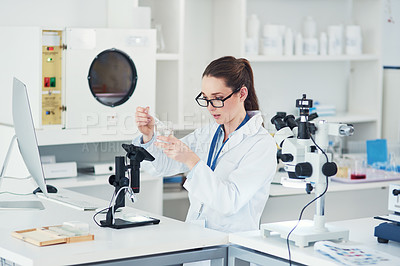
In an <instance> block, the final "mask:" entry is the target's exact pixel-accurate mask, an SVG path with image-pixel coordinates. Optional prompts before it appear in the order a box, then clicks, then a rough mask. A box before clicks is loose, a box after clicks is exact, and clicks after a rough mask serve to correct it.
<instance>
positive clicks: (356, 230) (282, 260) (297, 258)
mask: <svg viewBox="0 0 400 266" xmlns="http://www.w3.org/2000/svg"><path fill="white" fill-rule="evenodd" d="M381 222H383V221H379V220H375V219H373V218H362V219H354V220H346V221H340V222H332V223H331V224H333V225H336V226H340V227H344V228H348V229H349V230H350V237H349V240H350V241H348V242H347V244H349V245H362V246H367V247H369V248H372V249H375V250H379V251H382V252H385V253H389V254H391V255H393V256H396V257H399V254H400V243H397V242H393V241H389V243H388V244H380V243H378V242H377V240H376V237H374V227H375V226H377V225H378V224H380V223H381ZM229 242H230V244H231V245H237V246H230V247H229V264H230V265H234V263H233V261H234V259H235V258H240V259H242V260H247V261H250V262H254V263H257V264H261V265H287V264H288V262H287V259H288V250H287V246H286V240H285V239H282V238H280V237H279V236H277V235H275V236H271V237H268V238H267V237H262V236H261V235H260V232H259V231H252V232H245V233H237V234H230V235H229ZM290 250H291V254H292V261H293V262H295V263H299V264H305V265H318V266H319V265H324V266H325V265H337V264H335V263H334V262H333V260H330V259H328V258H326V257H325V256H323V255H321V254H319V253H318V252H316V251H314V247H313V246H310V247H306V248H299V247H296V246H294V245H293V244H291V245H290ZM272 263H273V264H272Z"/></svg>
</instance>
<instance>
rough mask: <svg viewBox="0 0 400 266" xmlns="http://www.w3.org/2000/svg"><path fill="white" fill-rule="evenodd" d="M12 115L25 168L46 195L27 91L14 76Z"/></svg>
mask: <svg viewBox="0 0 400 266" xmlns="http://www.w3.org/2000/svg"><path fill="white" fill-rule="evenodd" d="M12 116H13V121H14V129H15V135H16V136H17V141H18V146H19V150H20V152H21V155H22V158H23V160H24V162H25V165H26V168H27V169H28V171H29V173H30V174H31V176H32V177H33V179H34V180H35V181H36V183H37V184H38V186H39V187H40V189H41V190H42V191H43V193H44V194H45V195H46V196H47V189H46V183H45V179H44V173H43V168H42V163H41V160H40V155H39V148H38V144H37V139H36V132H35V128H34V126H33V119H32V113H31V108H30V105H29V99H28V93H27V90H26V86H25V84H24V83H22V82H21V81H19V80H18V79H17V78H14V81H13V95H12Z"/></svg>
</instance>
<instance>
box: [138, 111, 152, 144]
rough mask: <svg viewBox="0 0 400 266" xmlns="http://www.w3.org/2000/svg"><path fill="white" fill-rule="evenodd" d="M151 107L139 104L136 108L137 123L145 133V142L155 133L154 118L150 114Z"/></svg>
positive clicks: (141, 131)
mask: <svg viewBox="0 0 400 266" xmlns="http://www.w3.org/2000/svg"><path fill="white" fill-rule="evenodd" d="M149 109H150V108H149V107H146V108H143V107H140V106H139V107H137V108H136V114H135V119H136V125H137V127H138V129H139V131H140V133H142V134H143V142H144V143H147V142H149V141H150V140H151V139H152V138H153V135H154V118H153V117H152V116H151V115H149Z"/></svg>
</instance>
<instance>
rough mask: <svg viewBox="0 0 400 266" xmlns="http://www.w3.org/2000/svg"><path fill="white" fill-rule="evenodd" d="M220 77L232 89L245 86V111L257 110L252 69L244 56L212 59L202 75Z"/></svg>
mask: <svg viewBox="0 0 400 266" xmlns="http://www.w3.org/2000/svg"><path fill="white" fill-rule="evenodd" d="M205 76H210V77H215V78H222V79H224V80H225V84H226V86H228V87H229V88H231V89H232V91H234V90H236V89H238V88H240V87H242V86H245V87H246V88H247V91H248V95H247V98H246V100H245V102H244V108H245V110H246V111H254V110H259V105H258V98H257V95H256V91H255V89H254V78H253V70H252V69H251V66H250V63H249V61H247V60H246V59H244V58H238V59H237V58H235V57H233V56H224V57H221V58H218V59H216V60H214V61H212V62H211V63H210V64H209V65H208V66H207V67H206V69H205V70H204V73H203V76H202V77H205Z"/></svg>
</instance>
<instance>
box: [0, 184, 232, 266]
mask: <svg viewBox="0 0 400 266" xmlns="http://www.w3.org/2000/svg"><path fill="white" fill-rule="evenodd" d="M4 181H11V180H4ZM26 181H27V180H25V181H13V182H14V183H15V182H22V183H29V182H26ZM4 183H8V182H4ZM7 187H9V186H7V185H6V184H5V186H2V191H4V190H7V189H6V188H7ZM12 187H15V186H12ZM32 187H33V186H32ZM32 187H31V188H29V186H28V187H24V188H21V190H19V191H18V192H19V193H25V192H29V191H32ZM14 191H15V190H14ZM77 194H78V193H77ZM78 196H79V195H78ZM82 197H83V199H85V197H84V196H82ZM29 199H37V198H36V196H33V195H31V196H12V195H9V194H3V195H0V200H29ZM96 200H97V202H100V203H102V204H103V206H105V207H106V206H107V204H108V202H107V201H102V200H100V199H96ZM42 202H43V204H44V205H45V208H46V209H45V210H42V211H35V210H31V211H4V210H0V221H1V223H0V236H1V237H0V258H3V259H6V260H8V261H11V262H15V263H17V264H21V265H71V264H82V263H96V264H97V263H101V262H104V261H113V260H119V261H120V262H121V265H123V263H127V264H129V265H135V263H136V265H162V264H164V263H165V264H177V263H183V262H187V261H195V260H198V259H201V258H203V259H206V258H209V259H215V261H216V263H217V264H219V265H224V263H225V262H226V259H225V260H224V259H223V258H226V255H227V244H228V235H227V234H224V233H220V232H217V231H213V230H209V229H204V228H201V227H199V226H196V225H192V224H188V223H184V222H180V221H176V220H172V219H169V218H166V217H162V216H159V215H153V214H149V213H147V212H144V211H140V210H137V209H133V208H130V207H125V208H123V212H122V213H119V214H118V216H120V215H121V216H122V214H123V213H139V214H145V215H149V216H152V217H155V218H158V219H160V220H161V222H160V224H159V225H149V226H142V227H136V228H128V229H120V230H116V229H111V228H101V227H98V226H97V225H96V224H95V223H94V221H93V219H92V217H93V214H94V212H84V211H78V210H75V209H72V208H69V207H65V206H63V205H60V204H57V203H53V202H50V201H47V200H42ZM127 205H128V201H127ZM104 217H105V215H98V217H97V219H98V220H100V219H104ZM65 221H82V222H86V223H89V225H90V231H91V233H92V234H94V236H95V240H94V241H88V242H80V243H72V244H60V245H54V246H46V247H37V246H34V245H32V244H29V243H26V242H23V241H21V240H19V239H16V238H14V237H12V236H11V232H12V231H16V230H23V229H29V228H36V227H42V226H51V225H59V224H62V223H63V222H65Z"/></svg>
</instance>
